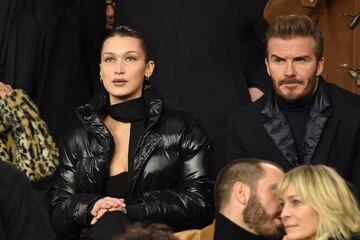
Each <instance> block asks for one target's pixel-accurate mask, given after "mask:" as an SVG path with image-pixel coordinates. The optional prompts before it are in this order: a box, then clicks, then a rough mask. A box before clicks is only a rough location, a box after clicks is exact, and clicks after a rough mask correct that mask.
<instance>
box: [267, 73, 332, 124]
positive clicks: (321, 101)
mask: <svg viewBox="0 0 360 240" xmlns="http://www.w3.org/2000/svg"><path fill="white" fill-rule="evenodd" d="M274 94H275V91H274V90H272V92H271V94H269V95H268V97H267V99H266V101H265V104H264V107H263V108H262V109H261V114H263V115H265V116H267V117H268V118H271V119H274V118H276V116H277V115H278V114H279V113H280V109H279V106H278V104H277V102H276V98H275V96H274ZM315 94H316V96H315V100H314V104H313V106H312V108H311V110H310V115H313V116H314V115H318V114H323V115H326V116H331V114H332V111H331V108H330V106H331V103H330V96H329V95H330V93H329V90H328V88H327V86H326V85H325V81H324V79H323V78H322V77H321V76H320V77H319V82H318V89H317V90H316V93H315Z"/></svg>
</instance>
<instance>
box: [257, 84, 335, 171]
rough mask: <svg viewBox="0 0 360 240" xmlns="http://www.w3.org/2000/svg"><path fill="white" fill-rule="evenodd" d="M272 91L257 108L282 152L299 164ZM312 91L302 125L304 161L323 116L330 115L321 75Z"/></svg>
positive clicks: (315, 141)
mask: <svg viewBox="0 0 360 240" xmlns="http://www.w3.org/2000/svg"><path fill="white" fill-rule="evenodd" d="M274 94H275V92H274V90H273V91H272V93H271V94H269V95H268V98H267V99H266V101H265V104H264V107H263V108H262V109H261V114H263V115H264V117H265V119H264V122H263V126H264V128H265V130H266V132H267V133H268V135H269V136H270V137H271V138H272V140H273V141H274V143H275V145H276V146H277V148H278V149H279V150H280V152H281V153H282V154H283V156H284V157H285V158H286V159H287V160H288V161H289V162H290V163H291V164H292V165H295V166H296V165H299V160H298V153H297V150H296V147H295V141H294V138H293V136H292V134H291V130H290V126H289V124H288V122H287V120H286V118H285V116H284V114H283V113H282V112H281V111H280V109H279V106H278V104H277V102H276V98H275V97H274ZM315 94H316V96H315V99H314V103H313V105H312V107H311V109H310V113H309V120H308V122H307V124H306V126H305V135H304V145H303V147H304V150H303V151H304V161H305V163H310V162H311V160H312V158H313V155H314V153H315V150H316V148H317V146H318V143H319V139H320V137H321V134H322V132H323V130H324V128H325V124H326V122H327V119H328V118H329V117H330V116H331V115H332V109H331V102H330V93H329V90H328V88H327V86H326V84H325V82H324V80H323V79H322V78H321V77H320V78H319V82H318V88H317V90H316V93H315Z"/></svg>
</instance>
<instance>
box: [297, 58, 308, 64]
mask: <svg viewBox="0 0 360 240" xmlns="http://www.w3.org/2000/svg"><path fill="white" fill-rule="evenodd" d="M295 61H296V62H297V63H304V62H306V61H305V59H304V58H299V59H295Z"/></svg>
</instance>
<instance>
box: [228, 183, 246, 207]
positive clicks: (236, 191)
mask: <svg viewBox="0 0 360 240" xmlns="http://www.w3.org/2000/svg"><path fill="white" fill-rule="evenodd" d="M232 190H233V195H234V197H235V199H236V201H237V202H238V203H240V204H241V205H243V206H246V204H247V202H248V200H249V197H250V188H249V186H247V185H246V184H244V183H243V182H236V183H235V184H234V185H233V189H232Z"/></svg>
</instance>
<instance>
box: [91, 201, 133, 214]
mask: <svg viewBox="0 0 360 240" xmlns="http://www.w3.org/2000/svg"><path fill="white" fill-rule="evenodd" d="M125 207H126V204H125V202H124V199H122V198H120V199H119V198H112V197H105V198H102V199H99V200H98V201H97V202H96V203H95V205H94V207H93V209H92V210H91V214H92V215H93V216H96V215H97V214H98V212H99V211H100V210H101V209H107V210H109V209H112V208H115V209H116V208H119V209H122V208H125Z"/></svg>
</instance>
